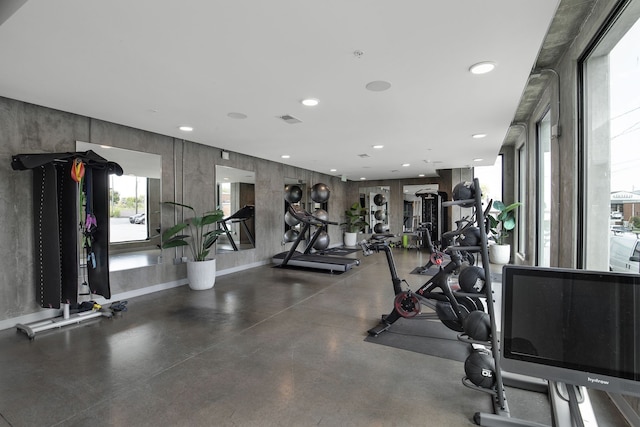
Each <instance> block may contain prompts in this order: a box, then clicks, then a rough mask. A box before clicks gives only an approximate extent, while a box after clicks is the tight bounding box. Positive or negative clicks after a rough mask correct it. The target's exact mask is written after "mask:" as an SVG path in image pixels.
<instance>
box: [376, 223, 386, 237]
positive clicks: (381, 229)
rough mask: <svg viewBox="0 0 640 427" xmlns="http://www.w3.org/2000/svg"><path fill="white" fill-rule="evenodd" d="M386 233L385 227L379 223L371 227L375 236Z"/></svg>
mask: <svg viewBox="0 0 640 427" xmlns="http://www.w3.org/2000/svg"><path fill="white" fill-rule="evenodd" d="M385 231H386V226H385V225H384V224H383V223H381V222H379V223H377V224H376V225H374V226H373V232H374V233H376V234H380V233H384V232H385Z"/></svg>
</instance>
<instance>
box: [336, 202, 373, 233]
mask: <svg viewBox="0 0 640 427" xmlns="http://www.w3.org/2000/svg"><path fill="white" fill-rule="evenodd" d="M344 214H345V216H346V221H345V222H343V223H341V224H340V225H341V226H342V227H344V229H345V231H347V232H348V233H357V232H359V231H360V230H362V229H363V228H364V227H367V226H368V225H369V223H368V222H367V221H366V220H365V218H366V216H367V210H366V209H365V208H363V207H361V206H360V202H355V203H354V204H353V205H351V207H350V208H349V209H347V210H346V211H344Z"/></svg>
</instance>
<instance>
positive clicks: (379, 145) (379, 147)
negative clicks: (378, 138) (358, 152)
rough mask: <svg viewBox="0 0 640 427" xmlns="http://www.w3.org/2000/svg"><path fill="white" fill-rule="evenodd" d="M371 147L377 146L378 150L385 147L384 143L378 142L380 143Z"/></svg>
mask: <svg viewBox="0 0 640 427" xmlns="http://www.w3.org/2000/svg"><path fill="white" fill-rule="evenodd" d="M371 147H372V148H375V149H376V150H379V149H381V148H383V147H384V145H381V144H378V145H372V146H371Z"/></svg>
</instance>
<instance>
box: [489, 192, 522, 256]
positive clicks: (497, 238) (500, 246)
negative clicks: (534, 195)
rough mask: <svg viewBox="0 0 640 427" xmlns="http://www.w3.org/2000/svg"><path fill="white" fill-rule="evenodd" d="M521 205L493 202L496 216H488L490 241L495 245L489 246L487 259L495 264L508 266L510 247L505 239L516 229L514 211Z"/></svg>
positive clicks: (517, 203) (518, 203)
mask: <svg viewBox="0 0 640 427" xmlns="http://www.w3.org/2000/svg"><path fill="white" fill-rule="evenodd" d="M520 205H522V203H520V202H515V203H511V204H510V205H505V204H504V203H503V202H501V201H499V200H496V201H494V202H493V208H494V209H495V210H496V211H497V214H496V215H492V214H489V216H488V217H489V231H490V233H491V234H490V239H491V240H493V241H494V242H495V244H493V245H491V246H489V259H490V261H491V262H493V263H495V264H508V263H509V260H510V258H511V245H510V244H508V243H507V241H506V239H507V237H509V234H510V232H511V231H512V230H513V229H514V228H515V227H516V212H515V211H516V209H517V208H518V207H520Z"/></svg>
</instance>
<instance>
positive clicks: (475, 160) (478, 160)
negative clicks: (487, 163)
mask: <svg viewBox="0 0 640 427" xmlns="http://www.w3.org/2000/svg"><path fill="white" fill-rule="evenodd" d="M483 160H484V159H480V158H477V159H473V161H474V162H481V161H483Z"/></svg>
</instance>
